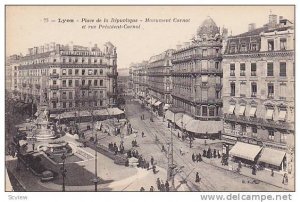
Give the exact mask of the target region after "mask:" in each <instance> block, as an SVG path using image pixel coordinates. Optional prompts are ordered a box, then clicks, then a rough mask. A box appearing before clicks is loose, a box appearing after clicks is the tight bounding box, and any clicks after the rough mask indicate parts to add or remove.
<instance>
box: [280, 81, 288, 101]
mask: <svg viewBox="0 0 300 202" xmlns="http://www.w3.org/2000/svg"><path fill="white" fill-rule="evenodd" d="M286 92H287V87H286V84H285V83H281V84H279V99H280V100H286V95H287V93H286Z"/></svg>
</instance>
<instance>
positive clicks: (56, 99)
mask: <svg viewBox="0 0 300 202" xmlns="http://www.w3.org/2000/svg"><path fill="white" fill-rule="evenodd" d="M50 101H51V102H58V97H51V98H50Z"/></svg>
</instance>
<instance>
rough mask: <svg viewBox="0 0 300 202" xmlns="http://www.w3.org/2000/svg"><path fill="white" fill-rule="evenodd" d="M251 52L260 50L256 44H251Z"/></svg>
mask: <svg viewBox="0 0 300 202" xmlns="http://www.w3.org/2000/svg"><path fill="white" fill-rule="evenodd" d="M251 50H252V51H257V50H258V48H257V44H256V43H251Z"/></svg>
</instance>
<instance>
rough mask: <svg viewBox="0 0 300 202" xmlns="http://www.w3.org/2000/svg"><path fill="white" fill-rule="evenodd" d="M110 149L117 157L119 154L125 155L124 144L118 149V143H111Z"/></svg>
mask: <svg viewBox="0 0 300 202" xmlns="http://www.w3.org/2000/svg"><path fill="white" fill-rule="evenodd" d="M108 149H109V150H110V151H112V152H114V153H115V155H117V154H118V152H119V153H121V154H123V152H124V146H123V144H120V146H119V147H118V146H117V144H116V143H112V142H111V143H109V144H108Z"/></svg>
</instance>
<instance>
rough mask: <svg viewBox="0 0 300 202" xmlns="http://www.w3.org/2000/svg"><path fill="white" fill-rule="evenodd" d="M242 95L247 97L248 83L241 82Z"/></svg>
mask: <svg viewBox="0 0 300 202" xmlns="http://www.w3.org/2000/svg"><path fill="white" fill-rule="evenodd" d="M240 97H246V83H244V82H243V83H240Z"/></svg>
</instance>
